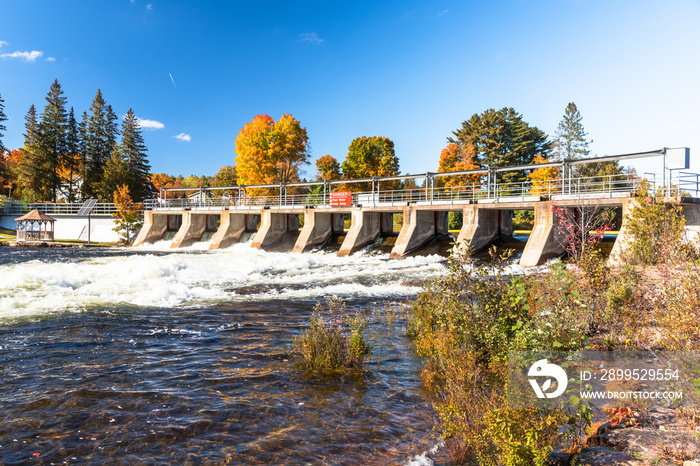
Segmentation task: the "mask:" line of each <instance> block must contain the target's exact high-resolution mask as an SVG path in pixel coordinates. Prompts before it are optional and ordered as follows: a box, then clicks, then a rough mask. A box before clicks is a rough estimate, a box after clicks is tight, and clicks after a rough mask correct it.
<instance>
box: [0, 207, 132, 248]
mask: <svg viewBox="0 0 700 466" xmlns="http://www.w3.org/2000/svg"><path fill="white" fill-rule="evenodd" d="M16 217H19V215H12V216H7V215H3V216H0V226H1V227H3V228H7V229H8V230H16V229H17V222H15V218H16ZM51 217H53V218H55V219H56V223H54V228H55V232H54V238H56V239H67V240H78V239H79V240H84V241H87V239H88V218H87V217H77V216H75V215H55V214H52V215H51ZM114 227H115V225H114V219H113V218H112V217H111V216H110V215H91V216H90V241H96V242H104V243H112V242H117V241H119V235H118V234H117V232H115V231H114V230H113V228H114Z"/></svg>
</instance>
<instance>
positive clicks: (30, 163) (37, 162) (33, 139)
mask: <svg viewBox="0 0 700 466" xmlns="http://www.w3.org/2000/svg"><path fill="white" fill-rule="evenodd" d="M24 120H25V122H24V147H23V148H22V158H21V161H20V163H19V168H18V169H19V173H17V178H18V182H19V187H20V190H21V192H22V197H23V198H24V199H26V200H28V201H37V200H45V199H46V198H47V197H46V196H47V194H48V193H47V192H45V188H46V185H45V184H44V183H43V180H45V179H46V176H47V169H46V166H45V164H44V157H43V156H42V148H41V144H40V134H39V123H38V122H37V116H36V108H35V107H34V104H32V105H31V107H29V110H28V111H27V114H26V115H25V117H24Z"/></svg>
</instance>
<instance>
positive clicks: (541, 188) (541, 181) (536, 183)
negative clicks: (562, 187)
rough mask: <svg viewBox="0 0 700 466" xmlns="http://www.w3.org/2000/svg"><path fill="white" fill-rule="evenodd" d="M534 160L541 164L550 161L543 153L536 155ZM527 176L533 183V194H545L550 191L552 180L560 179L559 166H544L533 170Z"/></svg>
mask: <svg viewBox="0 0 700 466" xmlns="http://www.w3.org/2000/svg"><path fill="white" fill-rule="evenodd" d="M533 162H535V163H536V164H541V163H548V162H549V161H548V160H547V159H546V158H544V157H542V156H541V155H536V156H535V159H534V160H533ZM527 177H528V179H529V180H530V182H531V183H532V187H531V188H530V194H531V195H533V196H544V195H546V194H549V192H550V185H551V183H550V182H551V181H552V180H558V179H560V173H559V169H558V168H557V167H542V168H538V169H536V170H533V171H532V172H530V173H529V174H528V175H527Z"/></svg>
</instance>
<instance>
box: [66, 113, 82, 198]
mask: <svg viewBox="0 0 700 466" xmlns="http://www.w3.org/2000/svg"><path fill="white" fill-rule="evenodd" d="M80 165H81V153H80V130H79V128H78V122H77V121H75V112H74V111H73V107H71V108H70V112H69V113H68V134H67V139H66V157H65V159H64V165H63V171H64V172H65V175H66V178H67V180H68V200H69V202H73V201H75V199H76V196H75V189H74V187H73V181H74V178H75V176H76V175H78V176H80V174H81V171H80Z"/></svg>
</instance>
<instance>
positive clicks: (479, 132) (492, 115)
mask: <svg viewBox="0 0 700 466" xmlns="http://www.w3.org/2000/svg"><path fill="white" fill-rule="evenodd" d="M452 134H454V136H455V138H452V137H450V138H448V142H449V143H454V144H465V145H466V144H473V145H474V147H475V149H476V154H477V160H478V162H479V164H480V165H482V166H490V167H507V166H511V165H526V164H531V163H532V161H533V160H534V158H535V156H536V155H538V154H540V155H542V156H543V157H546V156H547V154H548V153H549V151H550V149H551V145H552V143H551V142H549V141H547V135H546V134H545V133H544V132H543V131H541V130H540V129H538V128H537V127H536V126H530V125H529V124H528V123H526V122H525V121H523V118H522V115H520V114H519V113H517V112H516V111H515V110H514V109H513V108H510V107H504V108H502V109H501V110H494V109H492V108H491V109H488V110H486V111H485V112H483V113H481V114H478V113H477V114H474V115H472V117H471V118H470V119H469V120H467V121H465V122H463V123H462V127H461V128H460V129H458V130H457V131H454V132H453V133H452ZM526 179H527V173H525V172H523V171H517V172H506V173H499V174H498V180H499V182H506V183H509V182H515V181H525V180H526Z"/></svg>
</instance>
